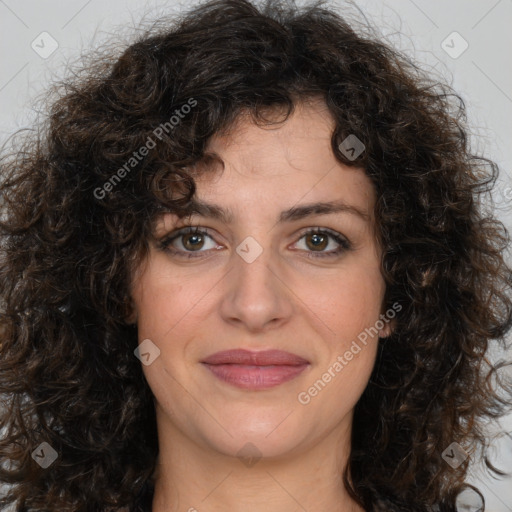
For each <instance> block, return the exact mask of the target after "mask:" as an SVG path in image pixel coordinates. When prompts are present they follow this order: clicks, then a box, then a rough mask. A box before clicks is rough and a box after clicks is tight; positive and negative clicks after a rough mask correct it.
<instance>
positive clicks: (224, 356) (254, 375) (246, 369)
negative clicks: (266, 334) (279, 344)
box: [202, 349, 309, 390]
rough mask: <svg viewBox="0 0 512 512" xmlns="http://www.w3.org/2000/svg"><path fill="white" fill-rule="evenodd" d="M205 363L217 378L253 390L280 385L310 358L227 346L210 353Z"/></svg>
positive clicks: (302, 367)
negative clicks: (224, 349) (225, 348)
mask: <svg viewBox="0 0 512 512" xmlns="http://www.w3.org/2000/svg"><path fill="white" fill-rule="evenodd" d="M202 363H203V364H204V365H205V366H206V368H208V370H210V371H211V372H212V373H213V374H214V375H215V376H216V377H217V378H219V379H221V380H223V381H225V382H228V383H229V384H233V385H234V386H237V387H240V388H244V389H253V390H256V389H266V388H270V387H274V386H278V385H279V384H282V383H284V382H287V381H289V380H291V379H293V378H295V377H297V376H298V375H299V374H300V373H302V372H303V371H304V370H305V369H306V368H307V367H308V366H309V361H307V360H306V359H303V358H302V357H299V356H297V355H295V354H291V353H289V352H284V351H282V350H265V351H261V352H251V351H248V350H243V349H237V350H226V351H223V352H217V353H216V354H213V355H211V356H209V357H208V358H206V359H205V360H204V361H202Z"/></svg>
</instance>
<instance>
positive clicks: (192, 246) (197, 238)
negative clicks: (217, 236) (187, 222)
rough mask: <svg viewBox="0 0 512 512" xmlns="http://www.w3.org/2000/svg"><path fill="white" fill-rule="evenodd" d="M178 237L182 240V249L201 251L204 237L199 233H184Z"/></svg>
mask: <svg viewBox="0 0 512 512" xmlns="http://www.w3.org/2000/svg"><path fill="white" fill-rule="evenodd" d="M180 236H181V239H182V244H183V247H184V248H185V249H186V250H187V251H195V250H198V249H202V247H203V245H204V237H203V235H202V234H200V233H185V234H183V235H180Z"/></svg>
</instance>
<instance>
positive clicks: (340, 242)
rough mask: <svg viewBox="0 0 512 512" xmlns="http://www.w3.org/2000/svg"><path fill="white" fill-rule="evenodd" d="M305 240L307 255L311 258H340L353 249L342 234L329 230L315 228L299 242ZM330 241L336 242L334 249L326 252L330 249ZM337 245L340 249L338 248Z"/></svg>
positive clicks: (304, 234) (303, 235)
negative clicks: (342, 254)
mask: <svg viewBox="0 0 512 512" xmlns="http://www.w3.org/2000/svg"><path fill="white" fill-rule="evenodd" d="M302 239H305V245H306V249H305V251H306V253H307V254H306V255H307V257H309V258H329V257H335V256H339V255H340V254H341V253H343V252H345V251H348V250H350V249H351V248H352V246H351V244H350V242H349V241H348V240H347V239H346V238H344V237H343V236H342V235H341V234H340V233H337V232H336V231H332V230H330V229H327V228H314V229H309V230H308V231H306V232H304V233H302V236H301V237H300V239H299V241H300V240H302ZM329 239H331V240H334V242H335V244H333V245H334V248H333V249H331V250H330V251H324V249H326V248H327V247H329ZM336 245H337V246H338V247H336ZM310 249H312V250H310Z"/></svg>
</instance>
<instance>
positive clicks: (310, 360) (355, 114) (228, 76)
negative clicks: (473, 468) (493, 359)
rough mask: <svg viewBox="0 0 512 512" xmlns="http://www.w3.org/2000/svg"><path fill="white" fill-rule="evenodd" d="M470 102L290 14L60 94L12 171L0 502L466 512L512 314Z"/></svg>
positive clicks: (229, 22) (129, 61) (177, 34)
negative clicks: (495, 350) (470, 123)
mask: <svg viewBox="0 0 512 512" xmlns="http://www.w3.org/2000/svg"><path fill="white" fill-rule="evenodd" d="M453 98H455V99H457V96H456V95H455V96H454V95H452V93H451V91H450V90H449V89H448V88H447V87H446V86H443V85H441V84H436V83H435V82H431V81H429V80H428V79H427V78H426V77H425V76H424V75H423V74H422V73H421V72H420V71H419V69H417V68H416V67H415V66H414V64H412V63H411V62H409V61H408V60H407V59H406V58H405V57H403V56H401V55H400V54H398V53H397V52H395V51H394V50H392V49H390V48H388V47H386V46H385V45H383V44H382V43H380V42H378V41H374V40H371V39H369V38H367V37H363V36H361V35H358V34H357V33H356V32H355V31H354V30H353V29H352V28H351V27H350V26H349V25H348V24H347V22H346V21H344V20H343V19H342V18H340V17H339V16H338V15H336V14H335V13H333V12H331V11H330V10H328V9H324V8H322V7H321V6H319V5H316V6H315V5H310V6H308V7H306V8H304V9H298V8H296V7H294V8H287V7H285V6H284V5H282V4H280V3H278V2H276V1H274V2H268V3H267V4H266V5H265V6H264V7H260V8H256V7H255V6H254V5H252V4H251V3H249V2H246V1H244V0H220V1H216V2H211V3H207V4H203V5H201V6H199V7H197V8H195V9H194V10H192V11H190V12H189V13H188V14H187V15H185V16H183V17H182V18H181V19H179V20H177V21H176V22H175V23H174V24H171V26H169V25H168V24H164V25H162V26H159V25H156V26H155V27H154V28H153V30H152V31H149V32H148V33H146V34H144V35H143V36H141V37H140V38H139V40H138V41H136V42H135V43H134V44H132V45H131V46H129V47H128V48H127V49H126V50H125V51H124V53H123V54H122V55H121V56H120V57H119V58H118V59H116V60H110V59H109V58H108V57H107V58H105V59H104V60H98V63H97V64H96V65H94V66H91V67H90V68H89V69H88V74H87V76H85V75H84V74H81V75H80V76H78V77H77V78H76V79H75V81H74V82H71V81H70V82H69V83H68V84H66V87H65V88H64V90H63V91H62V95H61V97H60V99H59V100H58V101H56V102H55V103H54V104H53V105H52V107H51V111H50V116H49V120H48V123H47V124H46V125H45V126H46V131H45V132H43V133H42V134H40V135H39V136H37V137H36V136H34V137H35V138H27V139H26V141H25V146H23V147H22V148H21V149H18V152H17V153H12V154H10V155H5V156H4V157H3V160H2V174H3V176H4V178H3V182H2V188H1V190H2V202H3V203H2V205H3V208H4V217H3V218H2V235H3V241H2V244H3V245H2V251H3V252H2V266H1V273H2V280H1V284H0V287H1V288H0V289H1V296H2V302H3V304H4V306H3V307H4V310H5V312H4V315H3V316H2V319H1V321H2V324H1V325H2V327H1V329H2V348H1V350H2V358H1V363H0V390H1V393H2V398H3V402H4V406H3V413H2V414H3V415H2V423H1V425H2V426H3V428H4V429H5V435H4V437H3V439H2V440H1V441H0V453H1V455H2V460H4V461H6V462H7V463H8V464H6V465H4V467H2V468H1V470H0V479H1V480H2V481H3V482H5V483H7V484H10V485H11V486H12V489H11V490H10V494H9V495H8V496H6V497H5V498H4V499H3V503H4V504H8V503H15V504H16V506H17V510H20V511H21V510H41V511H42V510H60V511H64V510H65V511H79V510H80V511H81V510H91V511H98V510H139V511H140V510H152V511H153V512H162V511H173V512H174V511H178V510H180V511H181V510H188V511H194V510H197V511H200V512H203V511H206V512H208V511H214V510H215V511H219V510H226V511H227V510H229V511H231V510H251V511H254V512H258V511H261V510H265V511H266V512H273V511H274V510H280V511H282V510H308V511H324V510H339V511H342V512H349V511H350V512H353V511H358V512H361V511H386V512H388V511H407V512H411V511H422V512H423V511H435V510H438V511H453V510H455V501H456V498H457V495H458V494H459V493H460V492H461V491H462V490H463V489H464V488H465V487H466V486H465V484H464V479H465V476H466V474H467V469H468V464H469V463H470V461H471V460H477V457H481V456H484V455H485V451H486V448H487V444H488V440H487V439H486V438H485V432H484V430H483V422H484V420H485V419H486V418H487V417H489V416H496V415H498V414H499V413H501V412H502V411H503V410H504V409H503V408H504V406H505V405H507V403H508V400H507V397H506V396H504V395H503V393H501V395H498V392H497V391H496V390H495V388H494V387H492V386H491V382H490V378H491V377H492V376H493V375H494V374H496V370H497V368H498V366H496V367H493V366H492V365H491V363H489V361H488V360H487V359H486V356H485V353H486V350H487V348H488V347H489V346H490V345H491V343H494V344H496V343H502V344H503V345H504V339H505V338H504V337H505V335H506V334H507V333H508V331H509V330H510V327H511V322H512V320H511V305H512V303H511V298H510V280H509V275H510V268H509V267H508V266H507V264H506V262H505V261H504V258H503V254H504V250H505V249H506V247H507V244H508V233H507V231H506V230H505V228H504V226H503V225H502V224H501V223H500V222H499V221H498V220H497V219H495V218H492V217H489V216H486V214H485V213H484V212H483V211H482V209H481V205H480V202H479V200H480V198H481V196H482V195H483V194H484V193H485V192H487V191H489V190H490V189H491V187H492V184H493V182H494V180H495V179H496V175H497V167H496V165H495V164H494V163H492V162H490V161H488V160H487V159H485V158H483V157H479V156H477V155H473V154H471V152H470V150H469V148H468V145H467V140H466V128H465V126H464V123H463V116H464V108H463V105H462V104H461V103H456V102H453ZM504 389H505V390H506V391H507V392H508V393H510V392H511V390H510V387H505V388H504ZM488 465H489V467H490V468H491V469H495V468H493V466H492V464H491V462H488ZM496 471H497V472H498V470H496Z"/></svg>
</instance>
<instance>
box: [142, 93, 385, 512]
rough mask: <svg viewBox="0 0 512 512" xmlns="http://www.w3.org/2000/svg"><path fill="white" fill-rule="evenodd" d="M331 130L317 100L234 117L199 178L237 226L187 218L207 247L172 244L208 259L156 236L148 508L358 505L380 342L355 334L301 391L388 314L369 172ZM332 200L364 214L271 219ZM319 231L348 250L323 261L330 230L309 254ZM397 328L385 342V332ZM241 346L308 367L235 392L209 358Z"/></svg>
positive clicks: (151, 259)
mask: <svg viewBox="0 0 512 512" xmlns="http://www.w3.org/2000/svg"><path fill="white" fill-rule="evenodd" d="M333 128H334V120H333V119H332V117H331V115H330V113H329V111H328V110H327V107H326V105H325V104H324V103H323V102H322V101H321V100H319V99H311V100H310V101H308V102H305V103H299V104H297V108H296V110H295V112H294V113H293V114H292V116H290V117H289V119H288V120H287V121H286V122H284V123H281V124H278V125H273V126H271V127H258V126H256V125H255V124H253V123H252V122H251V120H250V118H249V117H247V116H243V115H241V116H240V118H239V119H238V122H237V126H236V129H235V130H233V132H232V133H226V134H224V135H220V134H219V135H216V136H215V137H213V138H212V139H211V140H210V143H209V146H208V149H209V150H210V151H213V152H215V153H217V154H218V155H219V156H220V157H221V158H222V160H223V161H224V165H225V167H224V170H222V169H221V168H215V169H210V170H209V171H208V172H207V173H206V172H205V173H203V174H201V178H200V179H198V180H197V181H196V183H197V197H198V198H199V199H201V200H202V201H206V202H209V203H215V204H217V205H220V206H222V207H223V208H229V209H230V210H231V211H232V213H233V219H232V220H231V222H229V223H224V222H222V221H221V220H219V219H213V218H208V217H203V216H199V215H193V216H192V217H191V220H192V224H193V225H198V226H200V227H201V229H208V230H209V233H208V236H203V238H200V239H199V241H198V240H197V239H195V240H194V239H193V235H190V234H189V235H184V236H181V237H180V238H178V239H176V240H174V241H173V242H172V244H171V245H172V247H173V248H174V249H175V250H178V251H181V253H186V252H187V250H188V252H189V253H190V252H194V254H196V255H197V253H198V252H197V251H198V250H199V251H200V253H201V252H202V254H200V256H199V257H197V258H192V259H186V258H184V257H181V258H180V257H178V256H176V255H173V254H171V253H168V252H165V251H163V250H161V249H159V248H158V247H157V245H156V244H155V245H153V246H152V247H151V251H150V253H149V255H148V257H147V259H146V260H145V261H144V262H143V264H142V265H141V266H140V267H139V269H138V271H137V272H136V273H135V275H134V278H133V286H132V299H133V303H134V312H135V313H134V318H133V320H134V321H136V322H137V324H138V331H139V343H140V342H142V341H143V340H145V339H150V340H151V341H152V343H154V345H156V346H157V347H158V349H159V350H160V355H159V356H158V357H156V358H155V359H154V361H153V362H152V363H151V364H149V365H147V366H146V365H144V366H143V371H144V375H145V377H146V379H147V382H148V384H149V386H150V388H151V390H152V392H153V394H154V397H155V406H156V414H157V425H158V441H159V448H160V453H159V460H158V465H157V471H156V473H155V480H156V484H155V496H154V500H153V511H154V512H164V511H165V512H170V511H173V512H174V511H190V512H192V511H194V510H197V511H199V512H213V511H215V512H218V511H219V510H230V511H233V512H242V511H251V512H263V511H265V512H278V511H279V512H282V511H283V510H287V511H304V510H307V511H323V510H336V511H342V512H349V511H351V512H352V511H362V509H361V508H360V507H359V506H357V505H356V504H355V503H354V502H353V501H352V500H351V499H350V498H349V496H348V494H347V493H346V491H345V490H344V487H343V485H342V481H341V474H342V471H343V468H344V466H345V464H346V460H347V457H348V454H349V451H350V434H351V426H352V418H353V409H354V406H355V404H356V402H357V401H358V399H359V397H360V396H361V394H362V392H363V391H364V389H365V387H366V385H367V383H368V380H369V377H370V374H371V371H372V368H373V365H374V362H375V357H376V350H377V343H378V338H377V336H374V337H373V338H371V337H370V338H369V341H368V343H367V345H366V346H364V345H361V344H360V345H361V347H362V350H360V351H359V352H358V353H357V354H356V355H354V357H353V359H352V360H351V361H349V362H347V364H346V366H344V367H343V369H342V371H340V372H338V373H337V374H336V377H335V378H332V379H331V381H330V382H329V383H328V384H326V385H325V387H324V388H323V389H322V390H321V391H320V392H318V394H317V395H316V396H315V397H312V398H311V400H310V402H309V403H308V404H306V405H304V404H302V403H300V402H299V400H298V398H297V397H298V394H299V393H300V392H303V391H307V390H308V388H310V387H311V386H312V385H313V384H314V383H315V381H317V380H318V379H320V378H321V377H322V375H323V374H324V373H325V372H326V371H327V370H328V368H329V367H332V365H333V363H334V362H335V361H336V360H337V357H338V356H340V355H341V356H343V354H345V352H346V351H347V350H348V349H349V348H350V346H351V343H352V342H353V341H354V340H356V339H357V336H358V335H359V334H360V333H361V332H363V331H364V329H365V328H368V327H370V326H374V325H375V323H376V322H377V320H379V315H381V314H383V313H385V310H384V308H383V298H384V293H385V283H384V280H383V278H382V275H381V272H380V258H381V250H380V247H379V244H378V242H377V240H376V237H375V223H374V218H373V207H374V205H375V199H376V198H375V191H374V187H373V184H372V183H371V181H370V180H369V178H368V177H367V176H366V175H365V173H364V171H363V170H362V169H360V168H354V167H347V166H345V165H343V164H341V163H339V162H338V161H337V160H336V158H335V157H334V155H333V152H332V150H331V146H330V138H331V133H332V130H333ZM339 199H343V200H344V201H345V202H346V203H348V204H350V205H353V206H355V207H357V208H359V209H360V210H362V211H363V212H366V213H367V214H368V215H369V218H368V219H366V220H365V219H363V218H361V217H359V216H357V215H354V214H352V213H348V212H338V213H330V214H328V215H311V216H309V217H306V218H303V219H299V220H294V221H289V222H285V223H278V222H277V219H278V216H279V214H280V213H281V211H282V210H286V209H288V208H290V207H292V206H297V205H303V204H306V203H312V202H319V201H322V202H324V201H332V200H339ZM178 222H179V220H178V218H177V216H175V215H172V214H166V215H165V216H164V217H162V219H160V221H159V222H158V224H157V227H156V231H155V235H156V238H162V237H165V235H168V234H170V233H172V232H175V231H176V230H177V229H178V228H181V227H182V226H183V224H179V223H178ZM317 227H318V228H329V229H331V230H334V231H336V232H338V233H340V234H341V235H342V236H344V237H345V238H348V240H349V241H350V243H351V249H350V250H346V251H343V252H342V253H341V254H339V255H337V256H333V257H324V258H321V257H316V258H315V254H318V253H319V252H320V253H321V252H324V253H326V252H329V251H332V250H335V249H336V248H338V247H339V244H338V243H337V242H336V241H335V240H334V239H332V238H330V237H328V238H323V237H322V239H321V242H322V243H320V244H318V245H321V247H320V248H315V244H314V243H313V242H314V240H312V238H314V235H308V236H303V232H304V231H306V230H307V228H317ZM247 236H251V237H253V238H254V239H255V240H256V241H257V242H258V244H259V245H260V246H261V248H262V249H263V252H262V253H261V254H260V255H259V256H258V257H257V258H256V259H255V261H253V262H252V263H248V262H247V261H245V260H244V259H243V258H242V257H240V256H239V254H238V253H237V252H236V248H237V246H239V245H240V244H241V243H242V241H244V239H245V238H246V237H247ZM325 236H326V235H324V237H325ZM324 240H325V241H324ZM194 244H195V245H194ZM215 248H218V249H217V250H215ZM251 250H253V249H251ZM308 253H309V254H311V255H312V256H313V257H311V258H308V257H307V254H308ZM392 325H393V322H389V323H387V324H385V327H384V329H382V330H381V331H380V332H379V336H381V337H386V336H388V335H389V334H390V332H391V329H392ZM234 348H245V349H249V350H266V349H281V350H285V351H288V352H292V353H295V354H297V355H299V356H301V357H303V358H305V359H307V360H308V361H309V362H310V365H309V367H308V368H307V369H306V370H305V371H304V372H302V374H300V375H299V376H298V377H296V378H295V379H293V380H291V381H288V382H286V383H283V384H281V385H279V386H276V387H273V388H270V389H267V390H256V391H254V390H244V389H239V388H236V387H234V386H232V385H230V384H228V383H225V382H223V381H221V380H219V379H217V378H216V377H215V376H214V375H213V374H212V373H211V372H210V371H209V370H207V369H206V368H205V367H204V366H203V365H202V364H201V360H203V359H204V358H206V357H207V356H209V355H211V354H213V353H215V352H218V351H222V350H227V349H234ZM248 442H250V443H252V445H249V446H254V447H256V448H252V451H253V452H254V453H250V452H251V448H248V446H247V445H246V443H248ZM244 446H245V449H243V447H244ZM241 449H242V452H241V453H242V454H243V455H253V456H254V458H253V459H252V463H245V462H244V460H243V458H242V457H241V456H239V455H237V454H239V452H240V450H241ZM244 450H245V451H244Z"/></svg>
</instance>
